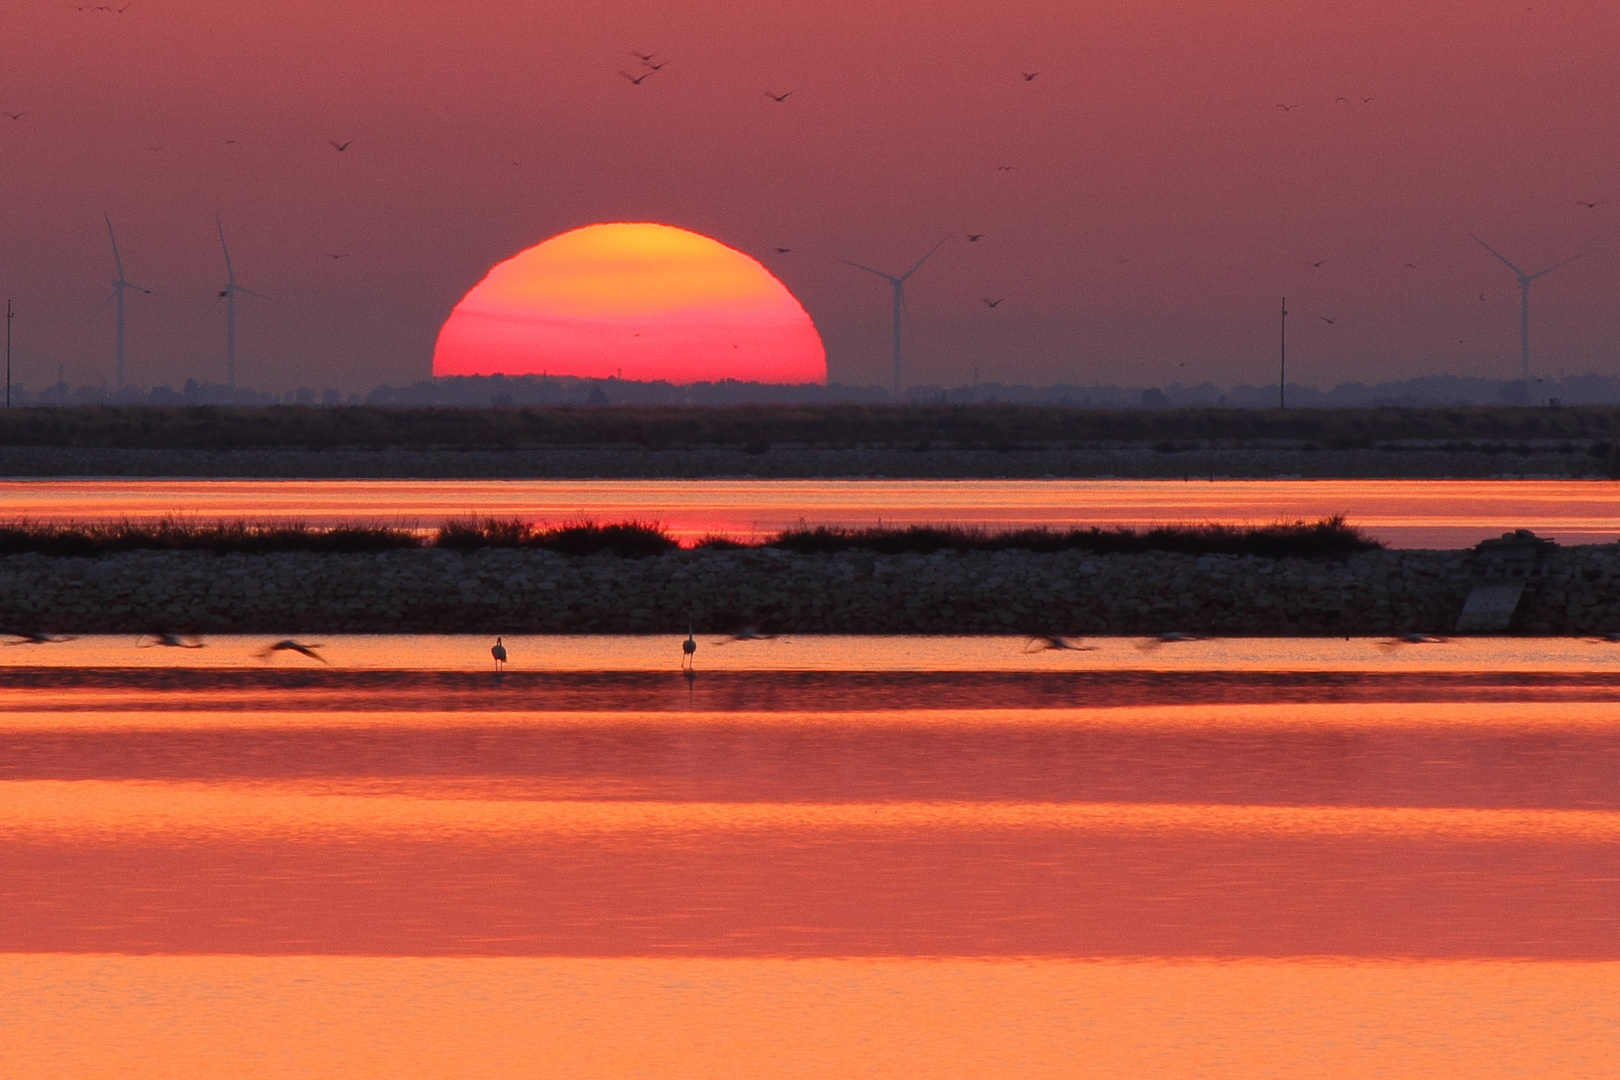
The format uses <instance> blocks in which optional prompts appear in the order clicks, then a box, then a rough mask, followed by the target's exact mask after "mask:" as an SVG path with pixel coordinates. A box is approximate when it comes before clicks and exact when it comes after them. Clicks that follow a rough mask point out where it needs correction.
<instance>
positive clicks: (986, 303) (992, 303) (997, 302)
mask: <svg viewBox="0 0 1620 1080" xmlns="http://www.w3.org/2000/svg"><path fill="white" fill-rule="evenodd" d="M979 299H980V300H983V301H984V306H985V307H987V308H994V307H1000V306H1001V301H1002V300H1005V299H1007V298H1006V297H1005V296H1003V297H1001V299H1000V300H992V299H990V298H989V297H988V296H981V297H979Z"/></svg>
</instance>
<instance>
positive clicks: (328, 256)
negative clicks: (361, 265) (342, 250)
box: [326, 252, 348, 259]
mask: <svg viewBox="0 0 1620 1080" xmlns="http://www.w3.org/2000/svg"><path fill="white" fill-rule="evenodd" d="M326 257H327V258H328V259H347V258H348V256H347V255H333V254H332V253H331V252H327V255H326Z"/></svg>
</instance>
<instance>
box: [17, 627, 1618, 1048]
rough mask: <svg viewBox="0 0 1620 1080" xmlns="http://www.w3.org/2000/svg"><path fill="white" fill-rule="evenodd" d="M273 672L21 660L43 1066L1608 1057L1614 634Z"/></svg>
mask: <svg viewBox="0 0 1620 1080" xmlns="http://www.w3.org/2000/svg"><path fill="white" fill-rule="evenodd" d="M267 640H268V639H267V638H247V637H239V638H233V637H221V638H212V639H209V640H208V642H207V647H206V648H203V649H197V650H173V649H155V648H148V649H142V648H137V647H136V642H135V639H133V638H110V637H103V638H83V639H78V640H74V641H70V642H64V643H60V644H53V645H42V646H17V647H13V648H0V661H3V663H0V897H3V898H4V910H3V912H0V1032H4V1036H3V1038H4V1041H5V1044H6V1051H5V1055H6V1061H7V1065H8V1067H9V1068H10V1070H11V1072H13V1073H15V1074H16V1075H167V1076H174V1077H203V1076H216V1075H231V1076H247V1077H257V1076H264V1077H280V1076H286V1075H308V1076H322V1077H326V1076H330V1077H359V1078H369V1077H383V1076H400V1075H411V1076H423V1077H452V1076H468V1075H487V1076H508V1075H532V1076H545V1077H575V1076H579V1077H584V1076H619V1075H625V1076H629V1075H646V1074H652V1075H659V1076H671V1077H683V1076H693V1077H696V1076H704V1077H708V1076H732V1075H747V1076H767V1077H799V1076H806V1077H808V1076H830V1075H838V1076H844V1075H849V1076H900V1075H905V1076H912V1075H918V1076H951V1077H955V1076H961V1077H1031V1076H1035V1077H1040V1076H1059V1075H1062V1076H1072V1075H1077V1074H1082V1075H1087V1076H1103V1077H1112V1076H1119V1077H1125V1076H1132V1077H1134V1076H1144V1075H1154V1076H1161V1075H1162V1076H1189V1077H1190V1076H1213V1077H1222V1078H1225V1077H1232V1078H1238V1077H1244V1078H1247V1077H1254V1076H1279V1077H1280V1076H1286V1077H1291V1078H1292V1077H1300V1076H1322V1077H1330V1076H1331V1077H1360V1076H1365V1075H1392V1076H1407V1075H1409V1076H1427V1075H1469V1076H1514V1075H1558V1076H1599V1075H1612V1067H1613V1063H1614V1060H1615V1056H1616V1054H1617V1053H1620V1007H1617V1006H1616V1004H1615V1003H1616V1002H1617V1001H1620V966H1617V964H1620V783H1617V782H1616V781H1617V779H1620V712H1617V709H1620V670H1616V665H1615V659H1616V658H1617V657H1620V652H1617V651H1615V649H1616V647H1615V646H1612V645H1609V644H1607V643H1599V642H1588V641H1578V640H1569V639H1556V640H1554V639H1505V638H1503V639H1470V640H1466V641H1453V642H1438V643H1431V644H1424V645H1416V646H1405V645H1397V644H1394V643H1392V642H1378V641H1367V640H1355V641H1342V640H1332V639H1311V640H1277V639H1249V640H1243V639H1228V640H1220V641H1207V642H1178V643H1173V644H1160V643H1157V642H1149V641H1143V640H1139V639H1098V640H1096V641H1094V642H1087V643H1086V644H1088V645H1092V646H1094V648H1092V649H1091V650H1090V651H1061V652H1056V651H1033V652H1026V651H1025V649H1026V643H1025V642H1024V641H1023V640H1022V639H1017V638H965V639H954V638H953V639H945V638H839V637H825V638H778V639H772V640H762V641H734V640H729V639H725V638H720V637H703V638H701V639H700V649H699V652H698V663H699V671H698V672H697V674H696V675H695V676H694V677H693V678H692V679H691V680H690V681H689V680H688V679H686V678H685V677H683V676H682V674H681V673H680V672H679V671H678V670H677V665H678V664H679V655H680V654H679V651H678V640H679V639H677V638H673V637H670V638H606V637H598V638H555V637H553V638H543V637H531V638H523V637H520V638H509V639H508V640H507V644H508V646H509V647H510V648H511V652H512V658H513V664H514V670H512V671H511V672H509V673H507V674H505V675H500V676H498V675H497V674H496V673H495V672H493V671H492V670H490V668H491V667H492V664H491V662H490V661H489V659H488V647H489V640H488V639H483V638H471V637H430V638H389V637H342V636H339V637H332V638H327V639H324V640H321V641H320V646H321V650H320V651H321V653H322V655H323V656H324V657H326V658H327V659H328V660H330V661H331V664H330V665H329V666H328V665H323V664H318V663H315V662H305V661H301V662H300V664H299V665H298V666H294V665H293V664H291V663H288V662H285V661H283V662H279V663H277V664H275V665H270V664H267V663H265V662H264V661H262V660H260V659H258V658H257V656H256V652H257V650H258V649H260V648H261V647H262V646H263V644H264V643H265V641H267ZM6 1071H7V1070H6V1069H0V1073H5V1072H6Z"/></svg>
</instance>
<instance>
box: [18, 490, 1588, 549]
mask: <svg viewBox="0 0 1620 1080" xmlns="http://www.w3.org/2000/svg"><path fill="white" fill-rule="evenodd" d="M1614 490H1615V489H1614V484H1613V482H1612V481H1605V480H1215V481H1210V480H1201V481H1196V482H1193V481H1186V482H1183V481H1166V480H752V479H743V480H514V481H497V480H128V479H117V480H59V479H51V480H49V481H43V480H0V517H4V518H10V519H16V518H28V519H31V520H34V521H93V520H115V521H116V520H122V519H126V518H128V519H132V520H149V519H152V518H156V517H162V516H165V515H174V514H179V515H183V516H192V517H197V518H203V519H216V518H226V519H237V518H244V517H245V518H249V519H251V520H255V521H302V522H305V523H308V524H310V525H335V524H341V523H374V524H383V525H404V526H407V527H432V526H436V525H437V524H439V523H440V522H441V521H444V520H446V519H448V518H455V517H465V516H468V515H471V514H484V515H493V516H497V517H522V518H524V519H527V520H531V521H541V522H551V523H561V522H567V521H571V520H578V519H581V518H591V519H595V520H601V521H623V520H628V519H635V520H643V521H657V522H660V523H662V524H663V525H665V526H666V527H667V528H669V529H670V531H671V532H673V533H674V534H675V535H676V536H678V537H680V538H681V539H683V540H686V541H692V540H696V539H697V538H699V537H701V536H704V535H707V534H710V533H723V534H726V535H730V536H736V537H741V538H747V537H750V536H760V535H765V534H769V533H773V532H779V531H781V530H783V529H787V528H792V527H794V526H796V525H798V524H800V523H808V524H811V525H818V524H828V525H852V526H866V525H879V524H883V525H909V524H938V523H942V522H943V523H949V524H956V525H985V526H989V527H993V528H1024V527H1031V526H1043V525H1044V526H1053V527H1062V528H1068V527H1073V526H1091V525H1101V526H1116V525H1118V526H1129V527H1132V528H1141V527H1147V526H1153V525H1163V524H1178V523H1184V522H1205V521H1214V522H1227V523H1233V524H1248V523H1262V524H1263V523H1269V522H1272V521H1277V520H1290V521H1292V520H1296V519H1306V520H1313V519H1316V518H1320V517H1325V516H1327V515H1330V514H1341V513H1342V514H1345V515H1347V516H1348V517H1349V519H1350V520H1351V521H1352V522H1353V523H1354V524H1356V525H1358V526H1360V527H1362V528H1364V529H1366V530H1367V531H1368V532H1369V533H1370V534H1371V535H1372V536H1374V537H1376V538H1377V539H1379V540H1382V541H1383V542H1385V543H1387V544H1390V545H1392V546H1395V547H1434V548H1460V547H1467V546H1469V545H1471V544H1475V543H1477V542H1479V541H1480V540H1482V539H1485V538H1487V537H1491V536H1496V535H1497V534H1499V533H1501V532H1503V531H1505V530H1508V529H1512V528H1530V529H1534V530H1535V531H1536V532H1538V533H1540V534H1542V535H1545V536H1551V537H1554V538H1556V539H1558V540H1560V541H1561V542H1565V543H1607V542H1609V541H1612V540H1615V539H1617V538H1620V503H1617V502H1616V500H1615V498H1614Z"/></svg>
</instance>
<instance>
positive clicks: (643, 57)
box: [630, 49, 658, 64]
mask: <svg viewBox="0 0 1620 1080" xmlns="http://www.w3.org/2000/svg"><path fill="white" fill-rule="evenodd" d="M630 55H631V56H633V57H635V58H636V59H637V60H640V61H641V62H642V63H643V64H648V63H651V62H652V58H653V57H655V56H657V55H658V54H657V53H650V52H636V50H634V49H631V50H630Z"/></svg>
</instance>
